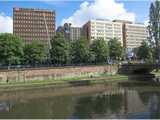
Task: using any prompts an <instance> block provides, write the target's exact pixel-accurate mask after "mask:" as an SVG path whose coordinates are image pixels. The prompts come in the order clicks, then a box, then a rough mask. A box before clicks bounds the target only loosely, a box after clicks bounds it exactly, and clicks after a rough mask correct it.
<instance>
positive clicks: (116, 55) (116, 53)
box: [108, 38, 123, 60]
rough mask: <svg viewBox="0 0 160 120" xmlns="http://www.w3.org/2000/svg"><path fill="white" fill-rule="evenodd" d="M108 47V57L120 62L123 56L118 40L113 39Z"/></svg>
mask: <svg viewBox="0 0 160 120" xmlns="http://www.w3.org/2000/svg"><path fill="white" fill-rule="evenodd" d="M108 46H109V57H110V59H112V60H120V59H121V58H122V55H123V47H122V46H121V43H120V42H119V41H118V39H116V38H113V39H111V40H110V41H109V42H108Z"/></svg>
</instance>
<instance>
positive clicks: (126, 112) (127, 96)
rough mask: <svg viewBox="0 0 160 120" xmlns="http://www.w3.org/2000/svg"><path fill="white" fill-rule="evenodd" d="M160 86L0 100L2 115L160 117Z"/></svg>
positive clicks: (32, 116) (7, 116) (2, 116)
mask: <svg viewBox="0 0 160 120" xmlns="http://www.w3.org/2000/svg"><path fill="white" fill-rule="evenodd" d="M159 88H160V87H157V86H156V88H155V87H154V86H150V88H149V89H148V88H147V87H144V86H135V87H133V86H132V87H123V86H117V87H115V88H114V89H111V90H107V91H104V92H100V93H94V94H87V95H74V96H73V95H72V96H70V95H67V96H57V97H56V96H55V97H49V96H48V97H46V98H35V99H34V98H33V99H28V100H21V99H17V100H12V99H10V100H6V101H1V102H0V118H37V119H39V118H64V119H65V118H77V119H78V118H160V89H159Z"/></svg>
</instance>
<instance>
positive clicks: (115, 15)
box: [0, 0, 152, 33]
mask: <svg viewBox="0 0 160 120" xmlns="http://www.w3.org/2000/svg"><path fill="white" fill-rule="evenodd" d="M151 2H152V1H151V0H0V33H4V32H8V33H12V31H13V19H12V17H13V7H22V8H40V9H49V10H55V11H56V27H57V26H60V25H63V24H64V23H65V22H71V23H72V25H73V26H82V25H83V24H84V23H86V22H87V21H88V20H90V19H108V20H114V19H121V20H130V21H133V22H136V23H145V24H146V22H147V21H148V19H149V18H148V16H149V7H150V3H151Z"/></svg>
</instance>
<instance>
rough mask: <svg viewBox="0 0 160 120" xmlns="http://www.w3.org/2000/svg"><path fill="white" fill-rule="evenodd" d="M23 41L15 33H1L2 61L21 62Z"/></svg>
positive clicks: (0, 49) (3, 62) (0, 52)
mask: <svg viewBox="0 0 160 120" xmlns="http://www.w3.org/2000/svg"><path fill="white" fill-rule="evenodd" d="M23 45H24V44H23V41H22V40H21V39H20V38H18V37H16V36H15V35H12V34H9V33H4V34H0V63H1V64H5V65H11V64H20V63H21V60H22V56H23Z"/></svg>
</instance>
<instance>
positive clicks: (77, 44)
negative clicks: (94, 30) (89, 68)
mask: <svg viewBox="0 0 160 120" xmlns="http://www.w3.org/2000/svg"><path fill="white" fill-rule="evenodd" d="M71 59H72V63H76V64H77V63H78V64H79V63H87V62H89V45H88V42H87V40H85V39H84V38H80V39H79V40H76V41H74V42H73V43H72V46H71Z"/></svg>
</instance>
